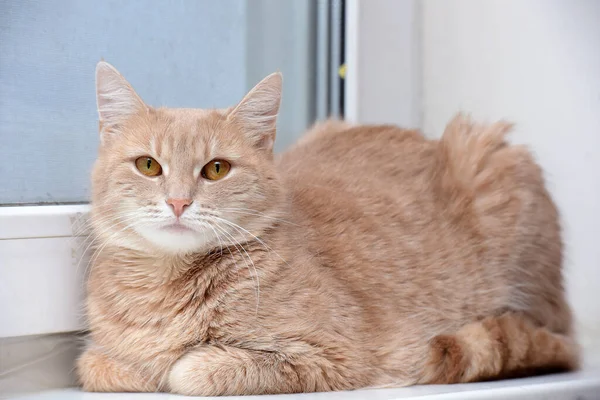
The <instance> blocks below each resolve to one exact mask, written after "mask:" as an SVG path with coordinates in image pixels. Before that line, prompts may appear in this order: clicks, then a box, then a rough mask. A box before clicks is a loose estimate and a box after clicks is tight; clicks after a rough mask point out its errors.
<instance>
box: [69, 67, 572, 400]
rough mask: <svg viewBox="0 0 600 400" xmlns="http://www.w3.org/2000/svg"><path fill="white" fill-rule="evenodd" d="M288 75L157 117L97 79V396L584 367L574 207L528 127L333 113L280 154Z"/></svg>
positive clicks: (90, 378) (93, 362) (111, 74)
mask: <svg viewBox="0 0 600 400" xmlns="http://www.w3.org/2000/svg"><path fill="white" fill-rule="evenodd" d="M281 84H282V78H281V75H280V74H273V75H270V76H268V77H267V78H265V79H264V80H263V81H262V82H260V83H259V84H258V85H257V86H256V87H255V88H254V89H253V90H252V91H250V93H248V95H246V97H245V98H244V99H243V100H242V101H241V102H240V103H239V104H238V105H237V106H235V107H233V108H230V109H225V110H196V109H169V108H152V107H150V106H148V105H146V104H144V102H143V101H142V100H141V99H140V97H138V95H137V94H136V93H135V92H134V90H133V88H132V87H131V86H130V85H129V84H128V83H127V81H126V80H125V79H124V78H123V77H122V76H121V75H120V74H119V73H118V72H117V70H116V69H114V68H113V67H112V66H111V65H109V64H107V63H106V62H100V63H99V64H98V66H97V70H96V85H97V100H98V112H99V116H100V134H101V139H102V141H101V142H102V144H101V146H100V150H99V155H98V160H97V162H96V165H95V167H94V172H93V203H92V205H93V207H92V225H93V231H94V235H93V237H94V240H95V241H96V243H97V247H96V252H95V255H94V256H93V258H92V264H91V272H90V277H89V282H88V300H87V313H88V317H89V324H90V328H91V342H90V344H89V345H88V347H87V348H86V351H85V353H84V354H83V355H82V356H81V358H80V359H79V361H78V374H79V377H80V381H81V384H82V385H83V388H84V389H85V390H88V391H105V392H122V391H132V392H154V391H166V392H172V393H180V394H187V395H249V394H267V393H292V392H316V391H332V390H348V389H358V388H365V387H383V386H399V385H413V384H420V383H455V382H471V381H477V380H487V379H496V378H503V377H510V376H517V375H524V374H533V373H540V372H545V371H552V370H565V369H573V368H576V367H577V365H578V348H577V345H576V343H575V342H574V339H573V331H572V322H571V313H570V310H569V307H568V305H567V303H566V301H565V296H564V292H563V283H562V273H561V264H562V244H561V235H560V227H559V223H558V215H557V210H556V208H555V206H554V204H553V202H552V200H551V199H550V197H549V195H548V193H547V191H546V189H545V188H544V181H543V177H542V172H541V170H540V168H539V166H538V165H537V164H536V163H535V162H534V160H533V159H532V157H531V155H530V154H529V152H528V151H527V150H526V149H524V148H522V147H516V146H511V145H509V144H508V143H507V142H506V141H505V134H506V133H507V132H508V131H509V130H510V125H508V124H505V123H495V124H492V125H478V124H475V123H472V122H470V121H469V120H468V119H467V118H464V117H460V116H459V117H457V118H456V119H455V120H453V121H452V122H451V123H450V124H449V125H448V127H447V128H446V131H445V133H444V135H443V137H442V138H441V139H440V140H428V139H426V138H425V137H423V135H421V133H419V132H417V131H411V130H404V129H400V128H398V127H395V126H352V125H349V124H347V123H344V122H336V121H329V122H326V123H323V124H321V125H317V126H316V127H315V128H313V129H312V130H311V131H310V132H309V133H308V134H307V135H306V136H305V137H304V138H303V139H302V140H301V141H300V142H299V143H298V144H297V145H296V146H295V147H292V148H291V149H290V150H288V151H287V152H286V153H284V154H282V155H281V156H279V157H274V156H273V153H272V147H273V141H274V140H275V130H276V129H275V125H276V124H275V123H276V118H277V113H278V110H279V103H280V97H281Z"/></svg>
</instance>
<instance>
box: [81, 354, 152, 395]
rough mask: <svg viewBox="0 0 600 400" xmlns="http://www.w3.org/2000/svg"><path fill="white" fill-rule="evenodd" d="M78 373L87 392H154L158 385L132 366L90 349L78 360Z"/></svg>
mask: <svg viewBox="0 0 600 400" xmlns="http://www.w3.org/2000/svg"><path fill="white" fill-rule="evenodd" d="M77 375H78V377H79V382H80V384H81V386H82V387H83V390H85V391H86V392H154V391H156V390H157V385H155V384H152V383H151V382H150V381H149V380H148V379H145V378H144V377H143V376H142V374H141V373H139V372H135V371H134V370H133V369H132V368H131V367H128V366H124V365H123V364H121V363H118V362H116V361H115V360H113V359H111V358H109V357H107V356H105V355H104V354H102V353H101V352H99V351H97V350H94V349H88V350H86V351H85V352H84V353H83V354H82V355H81V357H80V358H79V360H77Z"/></svg>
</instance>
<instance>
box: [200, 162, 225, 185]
mask: <svg viewBox="0 0 600 400" xmlns="http://www.w3.org/2000/svg"><path fill="white" fill-rule="evenodd" d="M230 169H231V164H229V163H228V162H227V161H225V160H212V161H211V162H209V163H208V164H206V165H205V166H204V167H203V168H202V176H203V177H204V178H206V179H208V180H211V181H218V180H219V179H222V178H224V177H225V175H227V174H228V173H229V170H230Z"/></svg>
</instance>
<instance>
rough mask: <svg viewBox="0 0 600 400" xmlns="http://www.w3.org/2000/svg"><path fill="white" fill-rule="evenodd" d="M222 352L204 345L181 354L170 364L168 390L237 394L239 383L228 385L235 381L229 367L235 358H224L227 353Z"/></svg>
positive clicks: (194, 393) (192, 392)
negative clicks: (237, 384)
mask: <svg viewBox="0 0 600 400" xmlns="http://www.w3.org/2000/svg"><path fill="white" fill-rule="evenodd" d="M223 353H224V352H223V350H220V349H217V348H213V347H210V346H206V347H200V348H196V349H194V350H192V351H190V352H188V353H186V354H184V355H183V356H182V357H181V358H180V359H179V360H177V361H176V362H175V364H173V366H172V367H171V371H170V372H169V381H168V384H169V391H170V392H172V393H177V394H183V395H187V396H223V395H231V394H240V390H241V388H240V387H237V388H235V387H232V385H233V386H235V385H236V383H237V382H236V381H237V380H236V377H235V376H234V371H233V370H232V367H234V365H235V364H236V363H235V360H233V359H229V362H227V360H228V357H227V356H226V355H225V354H223ZM232 364H233V365H232ZM234 368H235V367H234Z"/></svg>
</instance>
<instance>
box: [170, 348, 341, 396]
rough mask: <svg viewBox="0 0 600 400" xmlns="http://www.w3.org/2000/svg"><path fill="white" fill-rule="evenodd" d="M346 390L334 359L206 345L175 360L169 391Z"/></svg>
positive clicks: (214, 393)
mask: <svg viewBox="0 0 600 400" xmlns="http://www.w3.org/2000/svg"><path fill="white" fill-rule="evenodd" d="M349 388H350V382H349V380H348V379H346V378H345V377H343V376H342V375H341V374H340V373H339V371H337V370H336V368H335V366H334V365H333V364H332V363H330V362H328V361H327V360H326V359H324V358H323V357H320V356H317V355H315V354H300V355H298V354H296V355H293V356H290V355H285V354H282V353H279V352H266V351H255V350H246V349H240V348H237V347H220V346H219V347H217V346H209V345H206V346H201V347H198V348H196V349H194V350H192V351H190V352H189V353H187V354H185V355H184V356H183V357H181V358H180V359H179V360H178V361H177V362H175V364H174V365H173V367H172V369H171V372H170V373H169V377H168V388H167V389H168V391H170V392H172V393H178V394H185V395H195V396H222V395H255V394H278V393H298V392H316V391H329V390H340V389H349Z"/></svg>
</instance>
